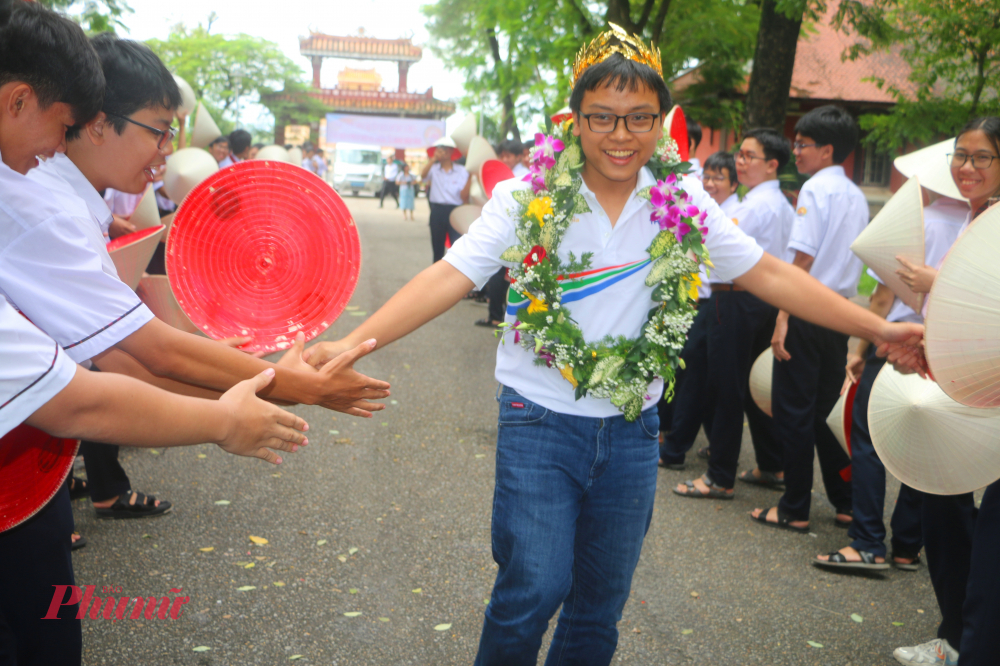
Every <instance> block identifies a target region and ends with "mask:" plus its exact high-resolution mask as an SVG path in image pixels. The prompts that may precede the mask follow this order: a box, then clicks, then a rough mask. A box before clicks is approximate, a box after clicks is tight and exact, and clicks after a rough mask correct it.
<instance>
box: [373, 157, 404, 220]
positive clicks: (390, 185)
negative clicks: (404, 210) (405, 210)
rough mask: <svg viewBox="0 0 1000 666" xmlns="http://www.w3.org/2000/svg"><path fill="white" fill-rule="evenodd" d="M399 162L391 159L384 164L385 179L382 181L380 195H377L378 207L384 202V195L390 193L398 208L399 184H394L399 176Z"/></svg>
mask: <svg viewBox="0 0 1000 666" xmlns="http://www.w3.org/2000/svg"><path fill="white" fill-rule="evenodd" d="M399 174H400V169H399V163H398V162H397V161H396V160H395V159H393V160H392V161H391V162H389V163H388V164H386V165H385V180H383V181H382V196H381V197H379V200H378V207H379V208H381V207H382V204H383V203H385V195H387V194H388V195H390V196H391V197H392V198H393V199H395V200H396V208H399V207H400V206H399V186H398V185H396V178H398V177H399Z"/></svg>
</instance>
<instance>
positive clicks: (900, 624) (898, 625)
mask: <svg viewBox="0 0 1000 666" xmlns="http://www.w3.org/2000/svg"><path fill="white" fill-rule="evenodd" d="M892 626H894V627H902V626H903V623H902V622H893V623H892Z"/></svg>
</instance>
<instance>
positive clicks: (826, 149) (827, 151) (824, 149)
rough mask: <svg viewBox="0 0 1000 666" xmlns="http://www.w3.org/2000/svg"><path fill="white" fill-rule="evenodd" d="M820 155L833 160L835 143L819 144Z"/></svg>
mask: <svg viewBox="0 0 1000 666" xmlns="http://www.w3.org/2000/svg"><path fill="white" fill-rule="evenodd" d="M819 156H820V157H821V158H823V160H824V161H826V160H827V159H829V160H830V161H831V162H832V161H833V144H832V143H828V144H826V145H825V146H819Z"/></svg>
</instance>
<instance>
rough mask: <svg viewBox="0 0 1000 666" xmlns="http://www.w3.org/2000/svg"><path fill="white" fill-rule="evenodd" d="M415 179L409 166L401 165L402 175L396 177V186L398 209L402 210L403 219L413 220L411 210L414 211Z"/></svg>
mask: <svg viewBox="0 0 1000 666" xmlns="http://www.w3.org/2000/svg"><path fill="white" fill-rule="evenodd" d="M416 183H417V177H416V176H414V175H413V174H412V173H410V165H409V164H406V163H405V162H404V163H403V166H402V173H400V174H399V175H398V176H396V186H397V187H398V188H399V207H400V208H402V209H403V219H404V220H406V219H410V220H412V219H414V217H413V209H414V207H415V206H414V201H413V200H414V198H415V196H414V195H415V192H414V189H415V187H416ZM407 212H409V214H410V216H409V218H407V216H406V214H407Z"/></svg>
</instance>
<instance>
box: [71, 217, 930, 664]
mask: <svg viewBox="0 0 1000 666" xmlns="http://www.w3.org/2000/svg"><path fill="white" fill-rule="evenodd" d="M348 205H349V206H350V208H351V210H352V211H353V212H354V214H355V216H356V220H357V223H358V228H359V231H360V235H361V239H362V247H363V251H364V260H363V268H362V273H361V280H360V282H359V284H358V287H357V291H356V292H355V294H354V297H353V299H352V301H351V305H350V308H351V309H350V310H348V311H346V312H345V313H344V314H343V315H342V316H341V317H340V319H339V320H338V321H337V322H336V323H335V324H334V325H333V326H332V327H331V328H330V330H329V331H327V333H326V334H325V335H324V336H323V337H324V339H336V338H338V337H340V336H342V335H343V334H345V333H347V332H348V331H350V330H351V329H352V328H353V327H354V326H356V325H357V324H359V323H360V322H361V321H362V320H363V319H364V317H365V316H367V315H368V314H370V313H372V312H373V311H374V310H375V309H377V308H378V306H379V305H381V304H382V303H384V302H385V301H386V300H387V299H388V298H389V297H390V296H391V295H392V294H393V293H394V292H395V291H396V290H397V289H398V288H399V287H400V286H401V285H403V284H404V283H405V282H406V281H407V280H408V279H409V278H410V277H412V276H413V275H415V274H416V273H417V272H418V271H420V270H421V269H423V268H424V267H426V266H427V265H428V264H429V263H430V261H431V249H430V242H429V231H428V228H427V219H428V210H427V203H426V200H425V199H418V201H417V221H416V222H404V221H403V220H402V215H401V214H400V213H399V212H398V211H396V210H395V208H394V204H393V203H388V204H387V209H386V210H382V211H380V210H379V209H378V208H377V201H373V200H372V199H370V198H352V199H348ZM485 314H486V308H485V306H483V305H479V304H475V303H473V302H471V301H463V302H461V303H459V304H458V305H457V306H455V307H454V308H453V309H452V310H451V311H449V312H447V313H446V314H444V315H443V316H441V317H440V318H438V319H437V320H435V321H434V322H431V323H430V324H428V325H427V326H425V327H424V328H422V329H421V330H419V331H417V332H415V333H413V334H412V335H410V336H409V337H407V338H405V339H403V340H401V341H399V342H397V343H395V344H393V345H391V346H389V347H387V348H385V349H384V350H380V351H378V352H377V353H375V354H374V355H372V356H369V357H367V358H365V359H363V360H362V361H361V362H360V363H359V364H358V368H359V370H361V371H362V372H365V373H367V374H369V375H371V376H374V377H379V378H382V379H386V380H389V381H390V382H392V397H391V399H390V400H389V401H387V402H388V403H389V404H388V406H387V408H386V410H385V411H383V412H381V413H378V414H376V415H375V417H374V418H373V419H369V420H363V419H358V418H354V417H349V416H345V415H343V414H336V413H333V412H328V411H326V410H323V409H319V408H314V407H298V408H295V411H296V412H297V413H299V414H301V415H302V416H303V417H304V418H306V419H307V420H308V422H309V424H310V426H311V430H310V433H309V435H310V440H311V443H310V445H309V446H308V447H307V448H306V449H304V450H302V451H300V452H299V453H297V454H292V455H287V456H286V461H285V463H284V464H283V465H281V466H279V467H272V466H269V465H267V464H265V463H263V462H261V461H258V460H256V459H247V458H236V457H234V456H230V455H227V454H225V453H223V452H222V451H221V450H219V449H218V448H217V447H215V446H212V445H204V446H198V447H188V448H174V449H159V450H149V449H132V448H123V449H122V452H121V458H122V460H123V464H124V466H125V468H126V469H127V470H128V472H129V475H130V477H131V478H132V481H133V484H134V486H135V488H136V489H137V490H140V491H143V492H146V493H153V494H155V495H156V496H158V497H160V498H163V499H168V500H170V501H171V502H173V503H174V506H175V508H174V509H173V511H172V512H171V513H169V514H168V515H165V516H163V517H159V518H152V519H144V520H123V521H107V520H97V519H96V518H95V517H94V514H93V511H92V509H91V508H90V506H89V502H87V501H78V502H76V503H75V508H74V511H75V517H76V521H77V529H78V530H80V531H81V532H82V533H83V534H84V535H86V536H87V538H88V539H89V541H90V545H89V546H87V547H86V548H84V549H82V550H80V551H78V552H77V553H75V554H74V556H73V557H74V565H75V569H76V575H77V583H78V584H79V585H95V586H96V590H97V592H96V593H97V595H98V596H108V594H104V593H103V589H104V587H105V586H107V587H109V588H111V589H112V590H113V591H112V592H110V593H109V594H110V596H118V597H121V596H136V597H137V596H142V597H149V596H157V597H160V596H169V597H175V596H183V595H187V596H188V597H189V598H190V601H189V603H188V604H187V605H185V606H183V607H182V609H183V612H182V614H181V616H180V617H179V618H178V619H176V620H170V619H164V620H160V619H153V620H145V619H140V620H131V619H127V618H126V619H123V620H118V621H112V620H105V619H93V620H92V619H89V618H88V619H86V620H84V622H83V639H84V663H85V664H87V665H97V664H136V665H138V664H145V665H147V666H160V665H164V666H166V665H173V664H184V665H188V664H190V665H209V664H211V665H223V664H225V665H244V664H247V665H250V664H254V665H256V664H263V665H275V664H283V663H286V662H290V661H298V662H300V663H308V664H322V665H328V666H333V665H338V666H346V665H348V664H350V665H355V664H357V665H369V664H370V665H383V664H385V665H389V664H392V665H395V664H415V665H438V664H471V663H472V661H473V658H474V656H475V652H476V647H477V644H478V640H479V633H480V629H481V626H482V620H483V609H484V607H485V601H486V599H487V598H488V597H489V594H490V589H491V586H492V583H493V579H494V577H495V565H494V563H493V561H492V558H491V554H490V511H491V506H492V484H493V469H494V451H495V448H494V447H495V438H496V412H497V403H496V400H495V393H496V388H497V387H496V383H495V381H494V379H493V363H494V353H495V348H496V344H497V341H496V339H495V338H494V337H493V335H492V333H491V332H490V331H489V330H487V329H484V328H480V327H475V326H473V325H472V324H473V321H475V320H476V319H479V318H481V317H484V316H485ZM744 443H745V446H744V449H743V454H742V458H741V469H747V468H750V467H752V466H753V456H752V449H751V447H750V444H749V437H748V436H747V437H746V438H745V440H744ZM704 444H705V441H704V440H703V438H700V439H699V441H698V443H697V444H696V446H703V445H704ZM689 461H692V463H693V464H691V465H690V466H689V469H688V470H687V471H685V472H672V471H666V470H661V471H660V486H659V493H658V497H657V501H656V510H655V513H654V516H653V522H652V526H651V527H650V530H649V534H648V536H647V537H646V541H645V546H644V549H643V553H642V559H641V562H640V563H639V566H638V569H637V570H636V573H635V578H634V583H633V590H632V595H631V598H630V600H629V602H628V604H627V606H626V607H625V611H624V617H623V619H622V621H621V623H620V624H619V630H620V632H621V639H620V643H619V647H618V652H617V654H616V656H615V659H614V663H615V664H630V665H660V664H699V665H700V664H705V665H729V664H734V665H743V664H767V665H796V666H798V665H805V664H822V665H836V666H845V665H847V664H851V665H853V666H861V665H865V666H867V665H873V664H892V663H895V662H894V661H893V659H892V657H891V653H892V649H893V648H895V647H898V646H901V645H913V644H917V643H921V642H924V641H927V640H930V639H931V638H933V637H934V636H935V632H936V627H937V624H938V622H939V620H940V616H939V613H938V610H937V605H936V603H935V600H934V595H933V591H932V589H931V586H930V581H929V578H928V575H927V572H926V568H925V567H921V569H920V571H918V572H916V573H904V572H900V571H896V570H890V571H888V572H886V573H885V574H884V575H843V574H837V573H829V572H826V571H822V570H819V569H817V568H815V567H813V566H812V565H811V564H810V560H811V559H812V558H813V557H814V556H815V555H816V554H818V553H821V552H824V553H825V552H827V551H830V550H836V549H837V548H840V547H842V546H844V545H846V544H847V543H848V539H847V535H846V531H845V530H842V529H838V528H836V527H834V524H833V517H834V512H833V509H832V507H831V506H830V504H829V503H828V502H827V501H826V499H825V496H824V495H823V494H822V487H821V482H820V481H819V479H820V477H819V474H818V470H817V475H816V478H817V483H818V484H820V487H818V488H817V490H816V491H815V495H814V503H813V513H812V518H813V520H812V532H811V533H810V534H809V535H801V534H793V533H789V532H784V531H779V530H775V529H769V528H767V527H765V526H761V525H758V524H755V523H752V522H751V521H750V519H749V518H748V515H747V514H748V512H749V511H750V510H751V509H753V508H754V507H767V506H771V505H773V504H774V503H775V502H776V501H777V499H778V496H779V495H778V493H777V492H775V491H772V490H767V489H761V488H756V487H751V486H747V485H745V484H739V486H740V487H739V488H737V493H736V498H735V499H734V500H733V501H726V502H720V501H710V500H704V501H702V500H691V499H684V498H680V497H677V496H675V495H673V494H672V493H671V492H670V489H671V487H672V486H673V485H675V484H676V483H678V482H679V481H682V480H684V479H689V478H694V477H695V476H697V475H699V474H701V473H702V472H704V470H705V463H704V461H701V460H697V459H695V458H694V456H693V455H691V456H689ZM897 489H898V483H897V482H896V481H895V480H894V479H892V478H891V477H890V480H889V489H888V493H887V496H888V498H889V501H888V502H887V516H886V520H887V522H888V513H890V512H891V508H892V501H893V500H894V498H895V496H896V492H897ZM251 536H253V537H261V538H264V539H266V540H267V543H266V544H264V545H257V544H255V543H254V542H253V541H252V540H251ZM208 549H211V550H208ZM251 587H252V589H248V588H251ZM178 588H180V589H181V590H183V591H182V592H180V593H171V592H170V590H171V589H178ZM241 588H243V589H242V590H241ZM347 614H352V615H351V616H349V615H347ZM855 616H856V617H855ZM852 618H854V619H852ZM444 625H450V626H447V627H445V626H444ZM551 626H552V625H551V624H550V629H551ZM550 634H551V630H550V632H549V633H548V634H547V635H546V640H545V643H544V645H543V648H542V655H543V656H544V654H545V650H546V649H547V646H548V640H549V635H550ZM810 641H811V642H812V644H810ZM820 646H821V647H820ZM204 648H208V649H207V650H206V649H204Z"/></svg>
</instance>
